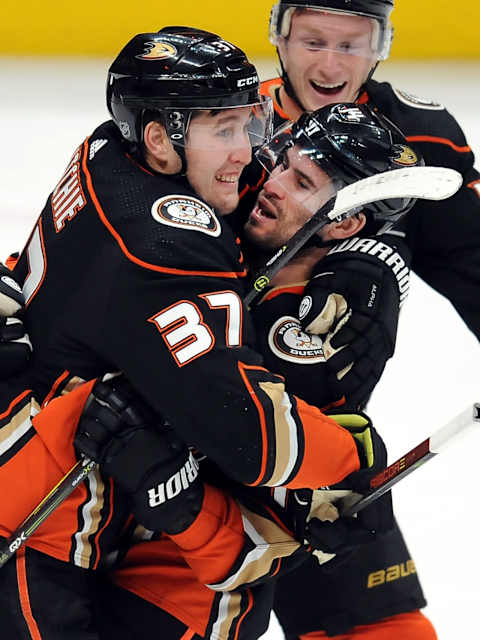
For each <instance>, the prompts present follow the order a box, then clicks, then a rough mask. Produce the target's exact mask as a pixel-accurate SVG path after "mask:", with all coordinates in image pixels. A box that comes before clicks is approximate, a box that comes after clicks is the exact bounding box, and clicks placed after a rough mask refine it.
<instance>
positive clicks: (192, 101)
mask: <svg viewBox="0 0 480 640" xmlns="http://www.w3.org/2000/svg"><path fill="white" fill-rule="evenodd" d="M258 89H259V78H258V74H257V71H256V69H255V67H254V66H253V65H252V64H251V63H250V62H249V61H248V59H247V57H246V55H245V54H244V53H243V51H241V50H240V49H238V48H237V47H236V46H235V45H233V44H231V43H230V42H226V41H225V40H223V39H222V38H220V36H218V35H216V34H214V33H210V32H208V31H202V30H200V29H194V28H191V27H165V28H163V29H161V30H160V31H158V32H157V33H141V34H138V35H136V36H134V37H133V38H132V39H131V40H130V42H128V43H127V44H126V45H125V47H124V48H123V49H122V50H121V52H120V53H119V54H118V56H117V57H116V59H115V60H114V62H113V63H112V65H111V67H110V69H109V72H108V79H107V107H108V110H109V112H110V114H111V116H112V119H113V121H114V122H115V123H116V125H117V126H118V128H119V129H120V131H121V133H122V136H123V137H124V138H125V140H127V141H129V142H131V143H139V142H141V141H142V138H143V130H144V127H145V125H146V124H147V122H148V121H149V120H152V119H154V118H155V117H158V118H159V119H161V121H162V123H163V124H164V125H165V127H166V130H167V133H168V135H169V136H170V139H171V140H172V142H173V143H174V144H176V145H177V146H184V144H185V136H186V132H187V128H188V123H189V120H190V117H191V113H192V111H194V110H195V109H209V110H212V109H223V108H232V107H238V106H242V105H255V115H256V119H255V123H254V124H255V127H254V130H253V132H252V134H253V135H254V136H257V137H258V140H256V145H257V146H258V144H262V143H263V142H264V141H265V136H266V135H268V133H269V128H270V127H271V122H272V120H271V118H270V121H268V114H269V112H270V109H269V105H267V103H266V102H265V100H264V98H263V97H260V96H259V93H258ZM266 105H267V106H266ZM270 115H271V114H270ZM256 145H255V140H254V141H253V146H256Z"/></svg>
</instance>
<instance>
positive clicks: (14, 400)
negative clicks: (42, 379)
mask: <svg viewBox="0 0 480 640" xmlns="http://www.w3.org/2000/svg"><path fill="white" fill-rule="evenodd" d="M31 392H32V390H31V389H27V390H26V391H23V392H22V393H21V394H20V395H19V396H17V397H16V398H14V399H13V400H12V402H11V403H10V404H9V405H8V409H7V410H6V411H4V412H3V413H0V420H1V419H2V418H5V417H6V416H8V414H9V413H10V412H11V411H12V409H13V408H14V407H15V405H17V404H18V403H19V402H20V401H21V400H23V398H25V396H27V395H28V394H29V393H31Z"/></svg>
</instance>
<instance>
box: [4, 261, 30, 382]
mask: <svg viewBox="0 0 480 640" xmlns="http://www.w3.org/2000/svg"><path fill="white" fill-rule="evenodd" d="M22 308H23V294H22V288H21V287H20V285H19V284H18V282H17V281H16V280H15V279H14V278H13V275H12V272H11V271H10V269H8V268H7V267H5V266H4V265H3V264H1V263H0V379H2V380H5V379H7V378H10V377H11V376H13V375H15V374H17V373H20V372H21V371H23V370H24V369H25V368H26V366H27V363H28V361H29V359H30V355H31V353H32V345H31V343H30V340H29V338H28V334H27V333H26V331H25V327H24V326H23V322H22V321H21V320H20V318H17V317H13V316H14V315H15V314H16V313H18V312H20V311H21V310H22Z"/></svg>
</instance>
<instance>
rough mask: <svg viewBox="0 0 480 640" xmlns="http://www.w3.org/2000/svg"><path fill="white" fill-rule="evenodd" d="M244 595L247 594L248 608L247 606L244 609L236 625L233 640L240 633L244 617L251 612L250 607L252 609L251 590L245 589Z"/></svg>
mask: <svg viewBox="0 0 480 640" xmlns="http://www.w3.org/2000/svg"><path fill="white" fill-rule="evenodd" d="M245 593H246V594H247V597H248V606H247V608H246V609H245V611H244V612H243V614H242V615H241V617H240V620H239V621H238V624H237V631H236V633H235V637H234V640H238V634H239V633H240V627H241V624H242V622H243V621H244V619H245V616H246V615H247V614H248V613H249V611H251V610H252V607H253V596H252V591H251V589H246V590H245Z"/></svg>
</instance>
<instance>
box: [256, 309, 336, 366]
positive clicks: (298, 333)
mask: <svg viewBox="0 0 480 640" xmlns="http://www.w3.org/2000/svg"><path fill="white" fill-rule="evenodd" d="M268 345H269V347H270V349H271V351H272V353H274V354H275V355H276V356H277V358H281V359H282V360H287V361H288V362H295V363H296V364H317V363H318V362H325V355H324V353H323V348H322V345H323V342H322V339H321V338H320V336H315V335H310V334H308V333H305V332H304V331H302V329H301V327H300V323H299V321H298V320H297V318H294V317H293V316H283V317H282V318H279V319H278V320H277V321H276V322H275V323H274V324H273V325H272V327H271V329H270V331H269V333H268Z"/></svg>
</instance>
